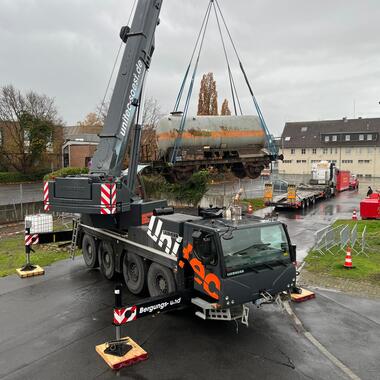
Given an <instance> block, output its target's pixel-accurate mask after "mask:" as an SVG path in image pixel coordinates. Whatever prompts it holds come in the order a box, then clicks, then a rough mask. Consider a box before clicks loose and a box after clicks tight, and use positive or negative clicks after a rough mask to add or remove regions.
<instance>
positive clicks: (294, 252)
mask: <svg viewBox="0 0 380 380" xmlns="http://www.w3.org/2000/svg"><path fill="white" fill-rule="evenodd" d="M289 256H290V261H291V262H292V263H295V262H296V261H297V246H296V245H295V244H291V245H290V247H289Z"/></svg>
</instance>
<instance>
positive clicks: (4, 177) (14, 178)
mask: <svg viewBox="0 0 380 380" xmlns="http://www.w3.org/2000/svg"><path fill="white" fill-rule="evenodd" d="M45 174H46V170H45V171H43V172H37V173H31V174H23V173H18V172H0V183H19V182H32V181H39V180H41V179H42V178H43V177H44V175H45Z"/></svg>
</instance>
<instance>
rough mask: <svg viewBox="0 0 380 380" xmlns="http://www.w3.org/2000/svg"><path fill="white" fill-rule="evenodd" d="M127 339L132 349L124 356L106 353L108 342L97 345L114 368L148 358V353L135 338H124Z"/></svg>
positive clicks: (103, 356) (97, 348)
mask: <svg viewBox="0 0 380 380" xmlns="http://www.w3.org/2000/svg"><path fill="white" fill-rule="evenodd" d="M121 340H125V341H127V343H128V345H129V346H131V349H130V350H129V351H128V352H127V353H126V354H125V355H124V356H121V357H119V356H115V355H109V354H107V353H105V351H107V349H108V348H109V345H108V343H103V344H100V345H98V346H96V347H95V349H96V352H97V353H98V354H99V355H100V356H101V357H102V358H103V360H104V361H105V362H106V363H107V364H108V365H109V366H110V367H111V368H112V369H121V368H123V367H128V366H130V365H132V364H136V363H138V362H141V361H143V360H146V359H148V353H147V352H146V351H144V350H143V349H142V348H141V347H140V346H139V345H138V344H137V343H136V342H135V341H134V340H132V339H131V338H129V337H125V338H122V339H121Z"/></svg>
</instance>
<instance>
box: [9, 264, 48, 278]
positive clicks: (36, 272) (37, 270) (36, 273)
mask: <svg viewBox="0 0 380 380" xmlns="http://www.w3.org/2000/svg"><path fill="white" fill-rule="evenodd" d="M21 269H22V268H18V269H16V272H17V274H18V275H19V276H20V277H21V278H26V277H33V276H41V275H43V274H45V270H44V269H43V268H41V267H40V266H39V265H35V268H34V269H33V270H25V271H22V270H21Z"/></svg>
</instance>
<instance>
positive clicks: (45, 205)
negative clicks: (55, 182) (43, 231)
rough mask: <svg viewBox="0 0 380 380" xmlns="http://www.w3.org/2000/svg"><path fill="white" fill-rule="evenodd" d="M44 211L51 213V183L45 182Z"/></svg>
mask: <svg viewBox="0 0 380 380" xmlns="http://www.w3.org/2000/svg"><path fill="white" fill-rule="evenodd" d="M44 210H45V211H49V210H50V204H49V182H48V181H45V182H44Z"/></svg>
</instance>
